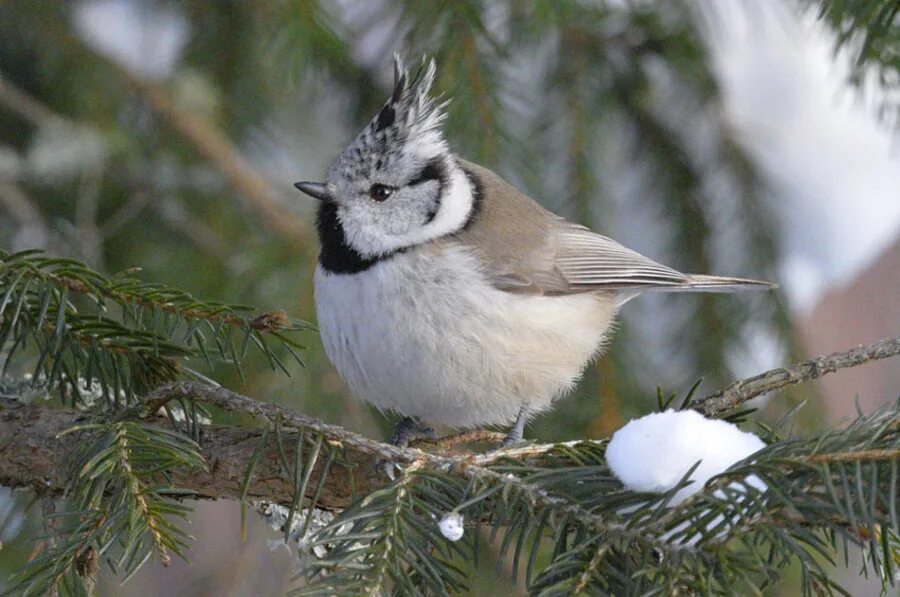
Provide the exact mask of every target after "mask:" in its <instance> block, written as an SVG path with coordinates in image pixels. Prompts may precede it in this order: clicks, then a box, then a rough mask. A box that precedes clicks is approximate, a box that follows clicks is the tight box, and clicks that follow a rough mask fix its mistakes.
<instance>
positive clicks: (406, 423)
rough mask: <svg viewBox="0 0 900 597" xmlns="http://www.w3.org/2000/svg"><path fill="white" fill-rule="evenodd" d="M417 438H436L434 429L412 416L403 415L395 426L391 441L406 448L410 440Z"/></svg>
mask: <svg viewBox="0 0 900 597" xmlns="http://www.w3.org/2000/svg"><path fill="white" fill-rule="evenodd" d="M416 439H434V429H432V428H431V427H426V426H425V425H423V424H422V423H421V422H420V421H418V420H417V419H414V418H412V417H403V418H402V419H400V420H399V421H398V422H397V425H396V426H395V427H394V433H393V434H391V439H390V442H391V443H392V444H393V445H395V446H398V447H400V448H405V447H407V446H408V445H409V442H411V441H413V440H416Z"/></svg>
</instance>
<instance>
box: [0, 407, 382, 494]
mask: <svg viewBox="0 0 900 597" xmlns="http://www.w3.org/2000/svg"><path fill="white" fill-rule="evenodd" d="M90 420H91V416H90V415H88V414H86V413H84V412H79V411H76V410H60V409H51V408H48V407H45V406H39V405H36V404H22V403H20V402H17V401H11V400H3V399H0V485H3V486H6V487H13V488H16V487H21V488H26V487H27V488H30V489H32V490H34V491H35V492H36V493H38V494H39V495H43V496H50V497H53V496H58V495H61V494H62V493H63V491H64V490H65V486H64V484H65V479H64V478H63V477H62V474H61V470H60V462H62V461H63V460H64V458H65V455H66V454H69V453H71V452H72V451H73V449H74V448H75V446H76V445H77V444H78V442H79V441H84V436H83V435H80V434H78V433H67V434H63V435H60V434H61V433H62V432H63V431H66V430H68V429H71V428H72V427H74V426H75V425H78V424H83V423H85V422H88V421H90ZM158 424H159V425H160V426H167V425H168V423H166V422H163V421H162V420H159V423H158ZM344 433H346V432H344ZM261 437H262V430H261V429H258V428H246V427H236V426H208V427H204V428H203V441H202V450H203V457H204V460H205V461H206V464H207V467H206V470H205V471H203V470H198V469H191V470H174V471H170V475H171V479H172V487H177V488H180V489H184V490H187V491H192V492H196V495H195V496H190V497H192V498H196V499H223V498H225V499H240V497H241V489H242V484H243V480H244V473H245V472H246V470H247V463H248V462H250V460H251V458H252V455H253V454H254V452H255V450H256V448H257V446H258V445H259V441H260V439H261ZM269 437H270V438H271V437H272V436H271V435H270V436H269ZM283 437H284V443H285V448H286V450H287V452H288V453H289V454H292V453H293V449H294V447H295V446H296V442H297V437H298V434H297V433H293V432H292V433H288V432H285V433H284V436H283ZM371 443H372V444H377V442H371ZM376 460H377V457H376V456H374V455H373V454H370V453H367V452H363V451H359V450H353V453H352V454H350V455H349V456H348V459H347V460H346V461H345V462H344V463H342V464H341V465H340V466H338V465H337V464H336V465H333V466H332V467H331V470H330V472H329V474H328V476H327V479H326V482H325V486H324V487H323V490H322V493H321V495H320V496H319V504H318V507H320V508H323V509H331V510H334V509H340V508H344V507H346V506H347V505H349V504H350V503H351V501H352V500H353V497H354V495H365V493H367V492H369V491H372V490H374V489H375V488H377V487H380V486H381V485H383V484H384V483H385V482H386V481H387V480H386V479H383V478H381V476H380V474H379V473H377V472H376V467H375V461H376ZM320 466H321V465H320ZM319 472H320V470H318V469H317V470H316V471H315V473H314V474H313V477H312V481H311V483H310V486H311V487H315V485H316V482H317V480H318V474H319ZM293 489H294V488H293V484H292V483H291V481H290V480H289V479H287V478H285V476H284V474H283V472H282V470H281V464H280V460H279V456H278V453H277V449H276V447H275V443H274V440H273V441H270V442H269V444H268V446H267V448H266V449H265V450H264V451H263V453H262V455H261V456H260V458H259V459H258V460H257V463H256V466H255V467H254V471H253V477H252V481H251V483H250V486H249V488H248V491H247V498H249V499H265V500H269V501H272V502H277V503H280V504H290V503H291V499H292V497H293ZM355 492H357V493H355Z"/></svg>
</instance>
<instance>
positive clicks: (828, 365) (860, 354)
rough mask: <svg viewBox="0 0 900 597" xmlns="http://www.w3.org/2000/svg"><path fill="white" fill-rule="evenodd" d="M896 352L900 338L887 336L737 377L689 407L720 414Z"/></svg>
mask: <svg viewBox="0 0 900 597" xmlns="http://www.w3.org/2000/svg"><path fill="white" fill-rule="evenodd" d="M898 354H900V338H886V339H884V340H879V341H878V342H873V343H871V344H867V345H860V346H857V347H856V348H851V349H849V350H845V351H842V352H835V353H832V354H829V355H824V356H820V357H816V358H813V359H809V360H806V361H803V362H800V363H795V364H793V365H790V366H788V367H784V368H779V369H772V370H771V371H766V372H765V373H760V374H759V375H755V376H753V377H748V378H746V379H740V380H738V381H735V382H733V383H732V384H730V385H729V386H728V387H726V388H724V389H722V390H719V391H718V392H715V393H713V394H710V395H709V396H706V397H705V398H702V399H700V400H698V401H697V402H696V403H695V404H693V405H692V408H694V409H695V410H698V411H700V412H701V413H703V414H704V415H706V416H708V417H721V416H722V414H723V413H725V412H727V411H732V410H733V409H734V408H735V407H736V406H738V405H740V404H742V403H744V402H747V401H748V400H752V399H753V398H756V397H757V396H761V395H763V394H767V393H769V392H774V391H776V390H780V389H781V388H784V387H786V386H789V385H793V384H798V383H802V382H805V381H811V380H813V379H817V378H819V377H822V376H823V375H826V374H828V373H834V372H835V371H838V370H839V369H846V368H848V367H857V366H859V365H863V364H865V363H868V362H870V361H876V360H880V359H886V358H889V357H893V356H897V355H898Z"/></svg>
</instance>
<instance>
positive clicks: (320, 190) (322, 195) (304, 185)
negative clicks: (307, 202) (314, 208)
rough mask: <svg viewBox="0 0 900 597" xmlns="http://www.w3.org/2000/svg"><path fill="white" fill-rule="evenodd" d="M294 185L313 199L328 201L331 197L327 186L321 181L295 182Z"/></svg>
mask: <svg viewBox="0 0 900 597" xmlns="http://www.w3.org/2000/svg"><path fill="white" fill-rule="evenodd" d="M294 186H295V187H297V189H298V190H299V191H302V192H304V193H306V194H307V195H309V196H310V197H312V198H314V199H318V200H319V201H328V200H330V199H331V197H332V193H331V189H330V188H329V186H328V185H327V184H325V183H322V182H295V183H294Z"/></svg>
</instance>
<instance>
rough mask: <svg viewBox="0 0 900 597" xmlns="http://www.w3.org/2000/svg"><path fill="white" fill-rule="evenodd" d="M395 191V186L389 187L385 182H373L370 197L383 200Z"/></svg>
mask: <svg viewBox="0 0 900 597" xmlns="http://www.w3.org/2000/svg"><path fill="white" fill-rule="evenodd" d="M393 192H394V187H389V186H387V185H383V184H373V185H372V186H371V187H370V188H369V197H371V198H372V199H374V200H375V201H379V202H381V201H384V200H385V199H387V198H388V197H390V196H391V193H393Z"/></svg>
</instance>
